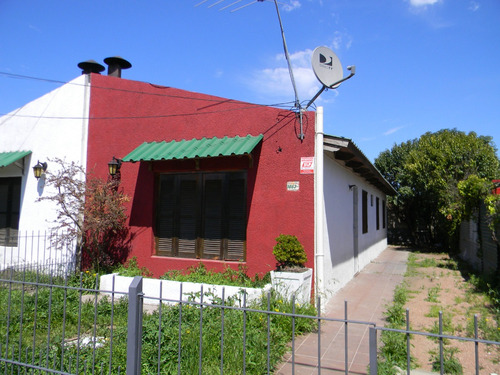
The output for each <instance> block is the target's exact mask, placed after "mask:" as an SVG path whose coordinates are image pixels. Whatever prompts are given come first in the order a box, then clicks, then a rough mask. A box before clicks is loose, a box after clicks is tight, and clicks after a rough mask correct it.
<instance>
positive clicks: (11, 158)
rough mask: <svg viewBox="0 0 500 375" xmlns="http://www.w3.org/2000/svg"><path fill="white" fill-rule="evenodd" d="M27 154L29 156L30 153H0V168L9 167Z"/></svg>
mask: <svg viewBox="0 0 500 375" xmlns="http://www.w3.org/2000/svg"><path fill="white" fill-rule="evenodd" d="M29 154H31V151H10V152H0V168H2V167H6V166H8V165H11V164H12V163H15V162H16V161H18V160H19V159H22V158H24V157H25V156H26V155H29Z"/></svg>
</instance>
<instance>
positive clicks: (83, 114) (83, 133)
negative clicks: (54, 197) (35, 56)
mask: <svg viewBox="0 0 500 375" xmlns="http://www.w3.org/2000/svg"><path fill="white" fill-rule="evenodd" d="M85 80H86V76H80V77H78V78H76V79H74V80H73V81H71V82H69V83H67V84H65V85H63V86H61V87H60V88H58V89H55V90H53V91H52V92H50V93H48V94H46V95H44V96H42V97H40V98H38V99H36V100H34V101H32V102H30V103H28V104H26V105H25V106H23V107H21V108H19V109H17V110H15V111H13V112H11V113H10V114H8V115H6V116H3V117H2V118H1V119H0V131H1V134H2V135H1V137H0V151H2V152H5V151H20V150H26V151H31V152H32V153H31V154H30V155H28V156H26V157H25V158H24V159H21V160H19V164H21V166H22V164H24V166H23V167H22V168H20V167H18V166H17V165H15V164H11V165H9V166H7V167H4V168H0V178H2V177H21V178H22V180H21V181H22V182H21V197H20V201H21V207H20V218H19V234H20V235H22V237H21V239H20V241H19V243H18V247H19V249H20V250H21V252H23V254H21V255H22V256H25V257H27V258H29V257H31V256H32V253H33V250H31V248H28V249H27V248H26V246H27V245H26V244H23V240H24V239H25V236H26V235H28V236H31V235H33V234H35V235H38V234H41V235H45V233H46V232H47V231H50V230H51V229H52V228H53V221H54V220H55V219H56V205H55V204H54V203H53V202H48V201H41V202H37V200H38V198H40V197H45V196H47V195H50V194H52V193H53V192H54V190H52V189H51V188H50V187H49V186H46V184H45V178H44V176H42V177H41V178H40V179H38V180H37V179H35V177H34V175H33V166H34V165H35V164H37V162H38V161H40V162H47V164H48V171H50V172H55V171H56V170H57V166H56V164H55V163H54V162H51V160H52V159H54V158H60V159H64V160H66V161H67V162H75V163H77V164H79V165H83V166H85V164H86V154H87V125H88V106H85V103H88V97H89V92H88V88H87V87H86V86H85V82H86V81H85ZM33 241H36V239H35V240H33ZM27 242H32V239H31V238H29V237H28V239H27ZM30 246H31V245H30ZM34 251H35V252H36V251H38V250H34ZM48 251H50V250H48ZM14 253H16V251H14V252H13V254H14ZM25 253H27V254H28V255H26V254H25ZM13 256H17V253H16V254H15V255H13ZM40 256H42V255H40ZM27 260H29V259H27Z"/></svg>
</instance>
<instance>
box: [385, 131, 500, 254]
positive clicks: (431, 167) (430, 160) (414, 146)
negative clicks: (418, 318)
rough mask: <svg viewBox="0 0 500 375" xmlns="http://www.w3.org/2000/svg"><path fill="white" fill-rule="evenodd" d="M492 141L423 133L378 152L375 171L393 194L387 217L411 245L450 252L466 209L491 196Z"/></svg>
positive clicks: (493, 175) (456, 134)
mask: <svg viewBox="0 0 500 375" xmlns="http://www.w3.org/2000/svg"><path fill="white" fill-rule="evenodd" d="M496 151H497V150H496V148H495V145H494V144H493V142H492V138H491V137H487V136H478V135H477V134H476V133H474V132H470V133H468V134H466V133H464V132H461V131H458V130H456V129H452V130H449V129H444V130H440V131H438V132H436V133H430V132H428V133H425V134H424V135H422V136H421V137H420V138H419V139H414V140H412V141H408V142H405V143H402V144H400V145H395V146H394V147H393V148H392V149H391V150H386V151H384V152H382V153H381V154H380V155H379V157H378V158H377V159H376V160H375V166H376V167H377V168H378V170H379V171H380V172H381V173H382V175H383V176H384V177H385V178H386V179H387V181H388V182H389V183H391V184H392V186H393V187H394V188H395V190H396V191H397V192H398V194H397V195H396V196H395V197H390V198H389V199H388V205H389V210H390V212H391V213H392V214H393V215H394V216H395V217H396V218H397V222H398V223H399V225H405V226H406V227H407V228H408V235H409V240H410V242H412V243H413V244H416V245H435V244H441V245H442V246H444V247H446V248H448V249H453V248H455V247H456V245H457V239H458V226H459V224H460V223H461V221H462V220H463V219H464V218H466V217H467V215H470V213H471V204H475V203H477V202H478V200H479V199H484V198H485V194H486V195H487V192H488V191H491V180H493V179H494V178H496V177H498V176H499V170H500V169H499V168H500V162H499V160H498V157H497V156H496Z"/></svg>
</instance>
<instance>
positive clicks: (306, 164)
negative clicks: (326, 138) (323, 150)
mask: <svg viewBox="0 0 500 375" xmlns="http://www.w3.org/2000/svg"><path fill="white" fill-rule="evenodd" d="M313 173H314V156H310V157H302V158H300V174H313Z"/></svg>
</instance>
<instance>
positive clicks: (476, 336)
mask: <svg viewBox="0 0 500 375" xmlns="http://www.w3.org/2000/svg"><path fill="white" fill-rule="evenodd" d="M478 337H479V335H478V329H477V314H474V338H475V339H476V340H477V339H478ZM474 354H475V357H476V375H479V343H478V342H477V341H474Z"/></svg>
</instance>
